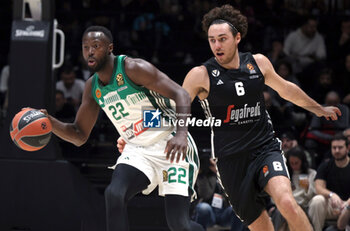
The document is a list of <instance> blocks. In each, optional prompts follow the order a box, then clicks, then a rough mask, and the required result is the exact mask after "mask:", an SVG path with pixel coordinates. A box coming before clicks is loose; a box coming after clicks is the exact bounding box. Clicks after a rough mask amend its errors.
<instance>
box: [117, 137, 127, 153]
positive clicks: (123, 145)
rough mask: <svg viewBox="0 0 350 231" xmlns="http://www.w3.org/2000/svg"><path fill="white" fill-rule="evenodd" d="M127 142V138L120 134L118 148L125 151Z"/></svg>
mask: <svg viewBox="0 0 350 231" xmlns="http://www.w3.org/2000/svg"><path fill="white" fill-rule="evenodd" d="M125 144H126V142H125V140H124V139H123V138H122V137H121V136H120V137H119V138H118V140H117V148H118V151H119V152H120V153H122V152H123V150H124V147H125Z"/></svg>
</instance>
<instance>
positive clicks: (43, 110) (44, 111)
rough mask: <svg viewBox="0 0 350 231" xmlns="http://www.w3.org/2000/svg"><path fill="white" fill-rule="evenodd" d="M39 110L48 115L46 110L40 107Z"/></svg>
mask: <svg viewBox="0 0 350 231" xmlns="http://www.w3.org/2000/svg"><path fill="white" fill-rule="evenodd" d="M39 111H41V112H42V113H44V114H45V115H46V116H47V117H49V113H48V112H47V110H46V109H40V110H39Z"/></svg>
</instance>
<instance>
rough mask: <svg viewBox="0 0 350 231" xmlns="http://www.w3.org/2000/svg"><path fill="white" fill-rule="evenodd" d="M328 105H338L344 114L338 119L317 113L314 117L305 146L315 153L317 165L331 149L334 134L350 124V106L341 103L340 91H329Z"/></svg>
mask: <svg viewBox="0 0 350 231" xmlns="http://www.w3.org/2000/svg"><path fill="white" fill-rule="evenodd" d="M326 105H327V106H336V107H338V108H339V109H340V111H341V113H342V115H341V116H340V117H338V120H336V121H332V120H327V119H325V118H320V117H317V116H316V115H314V116H313V117H312V119H311V123H310V126H309V131H308V133H307V134H306V141H305V147H306V148H307V149H308V150H310V151H312V152H313V153H315V161H316V165H318V164H319V163H320V162H321V161H322V160H323V159H324V158H325V157H326V156H325V154H326V153H327V150H329V144H330V141H331V140H332V138H333V135H334V134H335V133H337V132H340V131H343V130H344V129H346V128H348V127H349V126H350V122H349V120H350V114H349V113H350V112H349V108H348V107H347V106H346V105H343V104H340V98H339V95H338V93H336V92H334V91H331V92H329V93H328V94H327V96H326Z"/></svg>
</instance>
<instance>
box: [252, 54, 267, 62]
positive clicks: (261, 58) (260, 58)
mask: <svg viewBox="0 0 350 231" xmlns="http://www.w3.org/2000/svg"><path fill="white" fill-rule="evenodd" d="M253 58H254V60H255V62H257V63H258V62H267V61H268V60H269V59H268V58H267V57H266V56H265V55H263V54H260V53H257V54H253Z"/></svg>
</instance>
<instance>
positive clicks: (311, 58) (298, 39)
mask: <svg viewBox="0 0 350 231" xmlns="http://www.w3.org/2000/svg"><path fill="white" fill-rule="evenodd" d="M317 26H318V22H317V20H316V18H313V17H308V18H306V20H305V21H304V23H303V24H302V26H301V27H299V28H298V29H297V30H295V31H293V32H291V33H290V34H288V36H287V37H286V39H285V41H284V49H283V51H284V53H285V54H286V55H287V56H288V57H289V58H290V59H291V61H292V62H293V70H294V72H295V73H299V72H301V71H302V70H304V69H305V68H306V67H307V66H309V65H311V64H312V63H314V62H315V61H320V60H324V59H325V58H326V45H325V42H324V39H323V37H322V35H321V34H320V33H319V32H318V31H317Z"/></svg>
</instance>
